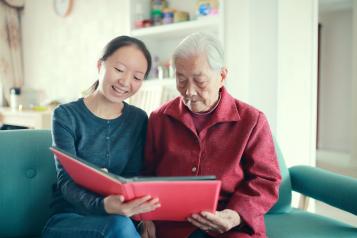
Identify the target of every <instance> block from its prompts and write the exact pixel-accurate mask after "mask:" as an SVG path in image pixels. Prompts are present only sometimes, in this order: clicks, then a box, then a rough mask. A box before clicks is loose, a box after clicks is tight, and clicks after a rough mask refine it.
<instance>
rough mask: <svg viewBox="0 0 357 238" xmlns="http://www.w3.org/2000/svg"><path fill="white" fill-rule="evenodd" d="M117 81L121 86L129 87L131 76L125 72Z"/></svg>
mask: <svg viewBox="0 0 357 238" xmlns="http://www.w3.org/2000/svg"><path fill="white" fill-rule="evenodd" d="M118 81H119V83H120V84H121V85H123V86H129V85H130V81H131V76H130V74H129V73H128V72H127V73H125V74H123V76H122V77H121V78H120V79H119V80H118Z"/></svg>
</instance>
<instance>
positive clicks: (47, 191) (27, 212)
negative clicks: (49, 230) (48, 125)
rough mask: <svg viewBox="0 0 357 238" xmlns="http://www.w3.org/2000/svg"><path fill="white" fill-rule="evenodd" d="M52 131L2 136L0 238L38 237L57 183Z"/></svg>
mask: <svg viewBox="0 0 357 238" xmlns="http://www.w3.org/2000/svg"><path fill="white" fill-rule="evenodd" d="M50 145H51V134H50V131H45V130H12V131H1V132H0V181H1V184H0V191H1V197H0V211H1V213H0V221H1V222H0V237H34V236H39V235H40V233H41V230H42V227H43V225H44V224H45V222H46V220H47V219H48V217H49V214H50V213H51V211H50V208H49V204H50V201H51V194H52V192H51V187H52V185H53V184H54V183H55V181H56V173H55V167H54V161H53V155H52V153H51V152H50V150H49V146H50Z"/></svg>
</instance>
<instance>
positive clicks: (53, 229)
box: [43, 36, 160, 238]
mask: <svg viewBox="0 0 357 238" xmlns="http://www.w3.org/2000/svg"><path fill="white" fill-rule="evenodd" d="M97 67H98V80H97V81H96V82H95V83H94V84H93V86H92V87H91V89H90V93H89V95H88V96H86V97H84V98H80V99H78V100H77V101H74V102H71V103H68V104H63V105H60V106H59V107H57V108H56V109H55V111H54V113H53V126H52V127H53V128H52V137H53V144H54V146H56V147H58V148H60V149H63V150H65V151H67V152H69V153H71V154H73V155H76V156H78V157H80V158H83V159H85V160H87V161H89V162H91V163H94V164H96V165H97V166H99V167H101V168H103V169H107V170H108V171H109V172H111V173H115V174H118V175H120V176H124V177H126V176H128V177H129V176H135V175H137V174H138V173H139V172H140V170H141V168H142V162H143V161H142V160H143V147H144V140H145V133H146V125H147V115H146V114H145V112H144V111H143V110H141V109H139V108H136V107H134V106H131V105H129V104H127V103H126V102H124V100H125V99H127V98H129V97H130V96H132V95H133V94H135V93H136V92H137V91H138V90H139V88H140V86H141V85H142V83H143V80H144V79H145V78H146V77H147V76H148V73H149V71H150V68H151V55H150V53H149V51H148V50H147V48H146V46H145V45H144V43H143V42H141V41H140V40H138V39H135V38H132V37H128V36H120V37H117V38H115V39H113V40H112V41H110V42H109V43H108V44H107V46H106V47H105V50H104V52H103V55H102V57H101V58H100V59H99V61H98V65H97ZM56 169H57V187H56V192H55V199H54V203H53V205H54V208H55V211H56V212H55V214H54V215H53V216H52V217H51V218H50V219H49V221H48V222H47V224H46V226H45V228H44V230H43V237H87V238H89V237H108V238H111V237H126V238H130V237H140V235H139V233H138V232H137V229H136V225H135V224H134V222H133V221H132V220H131V219H130V218H129V217H130V216H132V215H135V214H139V213H143V212H149V211H152V210H155V209H156V208H157V207H159V206H160V204H159V201H158V200H157V199H152V198H151V197H150V196H145V197H142V198H138V199H135V200H131V201H124V199H123V197H122V196H118V195H111V196H108V197H101V196H99V195H97V194H94V193H91V192H90V191H88V190H86V189H84V188H81V187H79V186H77V185H76V184H75V183H74V182H73V181H72V179H71V178H70V177H69V176H68V174H67V173H66V172H65V171H64V170H63V168H62V166H61V164H59V163H58V162H57V161H56Z"/></svg>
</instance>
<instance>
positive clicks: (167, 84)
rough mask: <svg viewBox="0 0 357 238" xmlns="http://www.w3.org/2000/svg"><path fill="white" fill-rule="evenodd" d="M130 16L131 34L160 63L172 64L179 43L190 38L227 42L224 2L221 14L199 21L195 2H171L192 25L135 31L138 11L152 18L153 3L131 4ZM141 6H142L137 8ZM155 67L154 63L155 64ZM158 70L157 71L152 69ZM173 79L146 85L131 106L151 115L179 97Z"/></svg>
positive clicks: (143, 0) (136, 1)
mask: <svg viewBox="0 0 357 238" xmlns="http://www.w3.org/2000/svg"><path fill="white" fill-rule="evenodd" d="M128 1H129V2H128V6H129V10H128V12H129V13H130V17H129V18H130V19H129V34H130V35H131V36H133V37H136V38H138V39H140V40H142V41H143V42H144V43H145V44H146V45H147V47H148V49H149V50H150V53H151V55H152V57H153V58H155V57H158V58H159V61H160V62H169V61H170V59H171V55H172V53H173V52H174V49H175V47H176V46H177V45H178V43H179V42H180V41H181V40H182V39H183V38H184V37H186V36H187V35H189V34H191V33H193V32H198V31H203V32H207V33H210V34H213V35H215V36H218V37H219V39H220V40H221V41H222V42H224V33H223V29H224V22H223V19H224V16H223V13H224V1H223V0H219V1H218V2H219V13H218V15H215V16H201V17H196V14H195V4H196V2H197V1H196V0H184V1H182V0H169V1H168V2H169V7H170V8H174V9H177V10H180V11H186V12H188V13H189V15H190V21H187V22H179V23H172V24H165V25H159V26H152V27H147V28H140V29H136V28H135V25H134V22H135V14H136V12H135V11H136V10H137V9H138V8H141V9H143V13H144V14H143V16H144V18H145V19H149V18H150V2H151V1H150V0H128ZM138 5H140V6H138ZM153 66H154V67H155V63H154V64H153ZM153 70H155V69H153ZM177 95H178V93H177V92H176V85H175V79H174V78H165V79H155V78H152V77H151V78H150V79H148V80H147V81H145V82H144V85H143V87H142V88H141V89H140V91H139V92H138V93H137V95H135V96H134V97H133V98H132V99H131V100H130V103H132V104H134V105H137V106H139V107H141V108H143V109H144V110H145V111H146V112H147V113H148V114H149V113H150V112H151V111H152V110H153V109H155V108H157V107H159V106H160V105H161V104H162V103H164V102H166V101H167V100H169V99H171V98H173V97H175V96H177Z"/></svg>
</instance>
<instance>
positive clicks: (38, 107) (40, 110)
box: [32, 106, 48, 112]
mask: <svg viewBox="0 0 357 238" xmlns="http://www.w3.org/2000/svg"><path fill="white" fill-rule="evenodd" d="M32 110H34V111H37V112H43V111H47V110H48V107H46V106H33V107H32Z"/></svg>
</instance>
